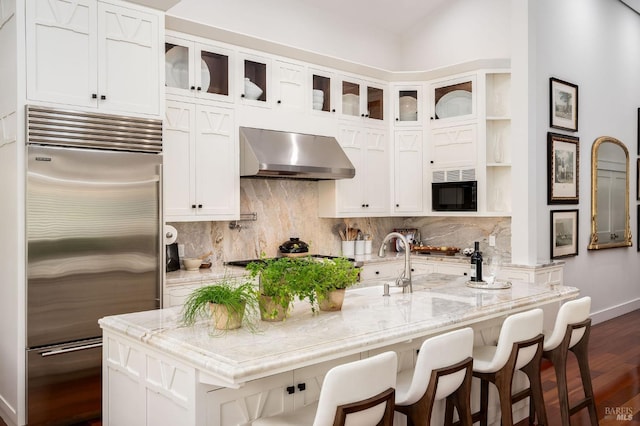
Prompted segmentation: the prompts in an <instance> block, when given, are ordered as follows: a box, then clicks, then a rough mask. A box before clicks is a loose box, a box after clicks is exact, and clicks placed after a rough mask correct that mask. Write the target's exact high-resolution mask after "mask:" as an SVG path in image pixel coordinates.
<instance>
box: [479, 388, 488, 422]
mask: <svg viewBox="0 0 640 426" xmlns="http://www.w3.org/2000/svg"><path fill="white" fill-rule="evenodd" d="M488 409H489V382H488V381H487V380H484V379H480V426H487V424H488V414H487V413H488Z"/></svg>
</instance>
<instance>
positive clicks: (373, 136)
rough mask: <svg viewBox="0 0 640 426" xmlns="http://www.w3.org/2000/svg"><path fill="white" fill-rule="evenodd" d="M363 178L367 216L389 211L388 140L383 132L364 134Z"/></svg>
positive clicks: (371, 131) (369, 131) (368, 131)
mask: <svg viewBox="0 0 640 426" xmlns="http://www.w3.org/2000/svg"><path fill="white" fill-rule="evenodd" d="M364 163H365V170H366V172H365V176H364V179H363V186H364V191H363V192H364V194H365V195H366V198H365V200H364V205H365V209H366V211H367V212H368V213H369V214H372V213H386V212H388V211H389V189H390V177H391V176H390V175H389V140H388V138H387V133H386V131H384V130H375V129H368V130H367V132H366V152H365V159H364Z"/></svg>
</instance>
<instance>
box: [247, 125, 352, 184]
mask: <svg viewBox="0 0 640 426" xmlns="http://www.w3.org/2000/svg"><path fill="white" fill-rule="evenodd" d="M355 174H356V170H355V168H354V167H353V164H351V161H349V158H348V157H347V155H346V154H345V153H344V151H343V150H342V148H341V147H340V145H339V144H338V141H337V140H336V139H335V138H333V137H329V136H317V135H307V134H301V133H290V132H279V131H275V130H265V129H254V128H251V127H240V176H241V177H280V178H291V179H312V180H321V179H350V178H352V177H354V176H355Z"/></svg>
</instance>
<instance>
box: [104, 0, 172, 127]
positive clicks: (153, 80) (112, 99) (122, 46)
mask: <svg viewBox="0 0 640 426" xmlns="http://www.w3.org/2000/svg"><path fill="white" fill-rule="evenodd" d="M98 12H99V13H98V53H99V57H98V65H99V68H100V70H99V74H98V75H99V82H98V84H99V96H100V105H101V106H104V107H107V108H109V109H113V110H118V111H128V112H140V113H147V114H159V113H160V111H159V105H160V98H159V96H160V94H159V88H160V79H159V76H160V72H159V63H158V58H159V54H160V50H159V48H160V47H159V42H158V17H157V16H156V15H151V14H143V13H140V12H138V11H134V10H131V9H127V8H124V7H119V6H115V5H111V4H106V3H99V5H98ZM103 96H104V97H105V98H106V99H102V97H103Z"/></svg>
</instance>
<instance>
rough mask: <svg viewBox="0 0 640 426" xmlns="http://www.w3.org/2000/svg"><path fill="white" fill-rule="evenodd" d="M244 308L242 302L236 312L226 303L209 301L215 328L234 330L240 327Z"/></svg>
mask: <svg viewBox="0 0 640 426" xmlns="http://www.w3.org/2000/svg"><path fill="white" fill-rule="evenodd" d="M244 308H245V305H244V304H242V309H241V310H240V311H239V312H236V311H234V310H229V308H228V307H227V306H226V305H219V304H217V303H209V309H211V316H212V318H213V325H214V327H215V328H216V330H234V329H236V328H240V327H241V326H242V319H243V318H244Z"/></svg>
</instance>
